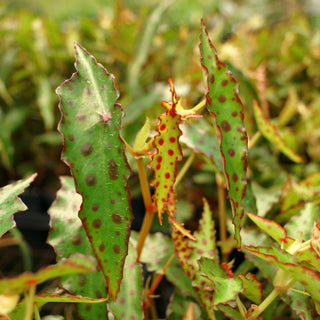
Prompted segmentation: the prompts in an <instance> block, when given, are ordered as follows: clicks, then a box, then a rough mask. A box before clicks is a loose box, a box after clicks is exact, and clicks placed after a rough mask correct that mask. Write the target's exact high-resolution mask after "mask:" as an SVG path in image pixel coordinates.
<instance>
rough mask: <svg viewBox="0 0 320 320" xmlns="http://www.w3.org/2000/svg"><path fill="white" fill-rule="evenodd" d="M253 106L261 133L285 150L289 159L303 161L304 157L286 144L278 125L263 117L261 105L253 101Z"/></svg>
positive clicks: (282, 150)
mask: <svg viewBox="0 0 320 320" xmlns="http://www.w3.org/2000/svg"><path fill="white" fill-rule="evenodd" d="M253 107H254V114H255V117H256V120H257V124H258V127H259V130H260V132H261V134H262V135H263V136H264V137H265V138H266V139H268V140H269V141H270V142H271V143H272V144H273V145H274V146H275V147H277V148H278V149H279V150H280V151H281V152H283V153H284V154H285V155H286V156H287V157H288V158H289V159H291V160H292V161H294V162H296V163H300V162H302V161H303V160H302V158H301V157H300V156H299V155H297V154H295V153H294V151H293V150H292V149H291V148H289V147H288V146H287V145H286V143H285V141H284V140H283V138H282V137H281V135H280V133H279V131H278V129H277V127H276V126H275V125H273V124H272V123H270V121H268V120H267V119H266V118H264V117H263V112H262V109H261V108H260V107H259V105H258V103H257V102H256V101H255V102H254V103H253Z"/></svg>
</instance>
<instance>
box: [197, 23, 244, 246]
mask: <svg viewBox="0 0 320 320" xmlns="http://www.w3.org/2000/svg"><path fill="white" fill-rule="evenodd" d="M200 52H201V65H202V68H203V71H204V75H205V84H206V88H207V108H208V110H209V112H210V114H211V115H212V116H213V118H214V120H215V123H216V127H217V132H218V136H219V145H220V152H221V157H222V163H223V170H224V175H225V179H226V185H227V189H228V195H229V200H230V203H231V207H232V212H233V224H234V226H235V239H236V241H237V244H238V248H240V245H241V239H240V225H241V222H242V218H243V216H244V210H243V204H242V200H243V198H244V195H245V193H246V171H247V153H248V150H247V149H248V147H247V140H248V139H247V133H246V129H245V127H244V124H243V119H244V115H243V106H242V102H241V100H240V98H239V96H238V88H237V83H236V80H235V79H234V78H233V76H232V74H231V72H230V71H229V70H228V68H227V66H226V65H225V64H223V63H222V62H221V61H220V60H219V58H218V56H217V53H216V50H215V48H214V46H213V45H212V43H211V41H210V39H209V36H208V33H207V30H206V28H205V25H204V22H203V21H202V23H201V33H200Z"/></svg>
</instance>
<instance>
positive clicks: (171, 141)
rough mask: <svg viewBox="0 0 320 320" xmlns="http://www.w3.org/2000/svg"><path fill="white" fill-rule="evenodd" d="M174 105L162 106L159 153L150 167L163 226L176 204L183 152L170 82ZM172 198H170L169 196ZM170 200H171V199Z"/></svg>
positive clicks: (174, 97)
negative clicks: (164, 217)
mask: <svg viewBox="0 0 320 320" xmlns="http://www.w3.org/2000/svg"><path fill="white" fill-rule="evenodd" d="M170 85H171V93H172V103H168V102H163V103H162V106H163V107H165V108H166V112H165V113H164V114H162V115H160V116H159V117H158V119H159V124H158V126H157V127H156V130H157V133H158V134H157V135H156V137H155V139H154V146H155V147H156V149H157V151H156V153H155V154H154V155H153V156H152V160H151V162H150V166H151V167H152V169H153V170H154V180H153V181H152V183H153V185H154V187H155V194H154V199H155V204H156V207H157V211H158V218H159V222H160V224H162V214H163V212H164V210H165V209H166V208H167V206H168V202H169V200H170V199H171V200H172V201H174V202H175V197H173V196H172V194H174V190H173V185H174V182H175V178H176V174H177V161H181V160H182V151H181V147H180V144H179V138H180V136H181V133H182V132H181V130H180V129H179V125H180V123H181V116H180V115H179V114H178V113H177V110H176V108H177V104H178V100H177V96H176V92H175V90H174V87H173V83H172V82H170ZM170 194H171V196H170V197H169V195H170ZM169 198H170V199H169Z"/></svg>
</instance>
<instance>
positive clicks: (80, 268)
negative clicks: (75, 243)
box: [0, 253, 96, 295]
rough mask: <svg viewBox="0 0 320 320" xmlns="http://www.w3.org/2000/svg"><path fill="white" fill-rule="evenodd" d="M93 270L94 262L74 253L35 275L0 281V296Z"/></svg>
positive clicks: (28, 274) (87, 257)
mask: <svg viewBox="0 0 320 320" xmlns="http://www.w3.org/2000/svg"><path fill="white" fill-rule="evenodd" d="M95 269H96V262H95V260H94V259H93V258H92V257H91V258H90V257H89V256H85V255H82V254H77V253H75V254H73V255H72V256H70V257H69V258H68V259H62V260H61V261H59V262H58V263H57V264H55V265H50V266H47V267H44V268H42V269H40V270H39V271H38V272H36V273H31V272H25V273H22V274H20V275H19V276H16V277H12V278H8V279H0V294H6V295H14V294H17V293H21V292H23V291H24V290H28V289H29V288H30V287H31V286H34V285H38V284H40V283H42V282H45V281H47V280H49V279H53V278H58V277H62V276H64V275H68V274H74V273H87V272H93V271H95Z"/></svg>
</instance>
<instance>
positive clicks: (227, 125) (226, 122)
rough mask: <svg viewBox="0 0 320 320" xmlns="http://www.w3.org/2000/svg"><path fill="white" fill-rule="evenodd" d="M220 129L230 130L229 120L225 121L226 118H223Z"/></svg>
mask: <svg viewBox="0 0 320 320" xmlns="http://www.w3.org/2000/svg"><path fill="white" fill-rule="evenodd" d="M221 129H222V130H223V131H224V132H228V131H230V130H231V126H230V124H229V122H228V121H226V120H223V121H222V122H221Z"/></svg>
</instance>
